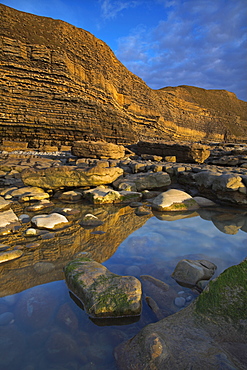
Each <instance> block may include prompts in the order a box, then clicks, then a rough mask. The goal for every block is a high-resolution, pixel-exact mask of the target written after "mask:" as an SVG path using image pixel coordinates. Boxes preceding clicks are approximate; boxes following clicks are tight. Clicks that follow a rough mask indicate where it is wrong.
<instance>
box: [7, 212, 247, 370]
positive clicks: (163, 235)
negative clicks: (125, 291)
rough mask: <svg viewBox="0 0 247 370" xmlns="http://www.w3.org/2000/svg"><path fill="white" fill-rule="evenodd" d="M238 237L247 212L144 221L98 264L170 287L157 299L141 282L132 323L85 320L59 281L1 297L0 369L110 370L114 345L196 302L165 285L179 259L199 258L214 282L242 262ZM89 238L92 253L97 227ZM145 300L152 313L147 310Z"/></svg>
mask: <svg viewBox="0 0 247 370" xmlns="http://www.w3.org/2000/svg"><path fill="white" fill-rule="evenodd" d="M181 217H183V218H181ZM176 218H178V219H176ZM111 227H114V225H113V226H111ZM126 227H127V225H126ZM246 231H247V213H246V212H245V211H242V210H236V211H235V212H230V211H229V209H228V210H227V209H218V210H217V211H209V210H207V211H206V210H203V211H201V213H200V215H198V214H191V215H188V214H187V215H186V214H184V215H182V216H181V215H180V216H179V217H177V216H174V214H173V215H171V214H156V216H153V217H151V218H149V219H148V220H147V221H146V222H145V224H144V225H143V226H142V227H140V228H139V229H138V230H136V231H134V232H133V233H131V234H130V235H129V236H128V237H127V238H126V239H125V240H124V241H123V242H122V243H121V244H120V245H119V246H118V248H117V250H116V251H115V253H114V254H113V255H112V256H111V257H110V258H109V259H107V260H106V261H104V262H103V264H104V265H105V266H106V267H107V268H108V269H109V270H111V271H112V272H114V273H117V274H121V275H134V276H136V277H137V278H140V276H142V275H151V276H153V277H155V278H157V279H160V280H162V281H164V282H166V283H167V284H169V285H170V290H169V294H166V295H165V293H164V295H163V294H161V293H162V292H161V291H160V290H159V289H158V288H157V289H156V288H155V287H154V286H153V285H152V284H150V282H148V281H143V310H142V315H141V316H140V317H139V318H137V319H134V320H129V319H128V320H115V321H111V320H104V321H103V320H100V319H98V320H91V319H90V318H89V317H88V315H87V314H86V313H85V311H84V310H83V308H82V306H81V305H80V303H79V302H78V301H76V299H75V297H73V296H72V295H71V294H70V292H69V290H68V288H67V286H66V283H65V282H64V280H59V281H53V282H50V283H47V284H42V285H36V286H33V287H32V288H30V289H26V290H23V291H20V292H19V293H17V294H12V295H7V296H5V297H3V296H2V297H1V298H0V368H1V369H4V370H44V369H46V370H57V369H64V370H65V369H66V370H70V369H71V370H87V369H97V370H98V369H99V370H101V369H102V370H103V369H107V370H111V369H116V364H115V360H114V356H113V351H114V348H115V347H116V346H117V345H118V344H120V343H121V342H122V341H125V340H127V339H129V338H131V337H133V336H134V335H135V334H136V333H138V332H139V331H140V329H141V328H143V327H144V326H145V325H147V324H149V323H151V322H155V321H157V320H158V319H160V318H162V317H166V316H168V315H170V314H173V313H175V312H177V311H178V310H180V309H183V307H184V306H187V305H188V304H190V302H191V301H192V300H194V299H195V298H196V297H197V296H198V294H199V293H198V292H197V291H196V290H194V289H190V288H187V287H183V286H180V285H179V284H178V283H176V281H174V280H173V279H172V278H171V276H170V275H171V273H172V271H173V270H174V268H175V266H176V264H177V262H178V261H179V260H181V259H183V258H189V259H207V260H209V261H211V262H213V263H215V264H216V265H217V270H216V273H215V275H214V277H216V276H218V275H219V274H220V273H221V272H222V271H223V270H225V269H226V268H227V267H229V266H231V265H234V264H237V263H239V262H240V261H242V260H243V259H244V258H245V257H246V256H247V234H246ZM92 232H93V233H94V234H92V235H93V238H92V239H91V241H90V243H91V244H92V246H91V247H92V248H93V243H94V237H95V238H97V240H98V242H99V241H100V238H103V237H104V233H103V232H97V228H96V229H94V230H92ZM95 232H96V233H95ZM51 243H52V242H51ZM109 243H110V240H109ZM39 258H42V257H39ZM39 261H40V260H39ZM61 269H62V267H61ZM27 279H28V272H27ZM0 283H1V278H0ZM5 284H6V281H5ZM20 290H21V289H20ZM177 297H183V298H184V300H183V301H184V305H183V306H182V307H181V306H180V305H176V304H175V300H176V298H177ZM150 299H151V300H154V301H155V303H156V305H157V307H158V309H159V310H158V312H157V310H156V311H155V310H154V311H153V310H152V304H151V305H150Z"/></svg>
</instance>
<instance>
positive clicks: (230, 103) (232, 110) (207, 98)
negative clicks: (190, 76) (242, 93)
mask: <svg viewBox="0 0 247 370" xmlns="http://www.w3.org/2000/svg"><path fill="white" fill-rule="evenodd" d="M0 24H1V29H0V59H1V73H0V76H1V77H0V83H1V86H2V90H1V94H0V107H1V112H2V113H3V114H2V115H1V117H0V136H1V139H5V140H14V141H25V142H27V143H28V147H29V148H40V149H41V148H46V147H50V148H52V147H54V146H58V147H59V149H61V148H62V147H63V146H67V145H70V146H71V145H72V143H73V142H74V141H77V140H88V139H93V140H99V139H100V140H102V139H104V140H106V141H107V142H112V143H129V144H130V143H135V142H137V141H138V140H140V139H151V138H156V139H160V138H162V139H167V140H169V139H171V138H172V139H174V140H193V141H196V140H201V139H203V140H204V139H205V140H210V139H211V140H231V139H236V140H239V141H241V140H244V139H245V138H246V137H247V126H246V122H247V103H246V102H244V101H241V100H239V99H237V97H236V96H235V95H234V94H233V93H230V92H228V91H224V90H205V89H200V88H196V87H191V86H179V87H174V88H173V87H167V88H164V89H160V90H152V89H150V88H149V87H148V86H147V85H146V84H145V83H144V81H142V80H141V79H140V78H138V77H137V76H135V75H134V74H132V73H131V72H130V71H128V70H127V68H125V67H124V66H123V65H122V64H121V63H120V62H119V61H118V60H117V58H116V57H115V55H114V54H113V52H112V51H111V50H110V48H109V47H108V46H107V45H106V44H105V43H104V42H103V41H101V40H99V39H97V38H96V37H94V36H93V35H92V34H90V33H89V32H87V31H85V30H82V29H79V28H76V27H74V26H72V25H70V24H68V23H65V22H62V21H60V20H53V19H51V18H45V17H39V16H36V15H32V14H28V13H24V12H20V11H17V10H15V9H12V8H9V7H7V6H5V5H3V4H0ZM23 24H25V27H23Z"/></svg>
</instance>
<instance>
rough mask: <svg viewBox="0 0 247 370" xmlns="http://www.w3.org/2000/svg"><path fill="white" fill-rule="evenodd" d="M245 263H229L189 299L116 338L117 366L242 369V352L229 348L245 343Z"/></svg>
mask: <svg viewBox="0 0 247 370" xmlns="http://www.w3.org/2000/svg"><path fill="white" fill-rule="evenodd" d="M246 266H247V262H246V261H243V262H242V263H241V264H239V265H237V266H233V267H230V268H229V269H227V270H226V271H225V272H223V273H222V274H221V275H220V276H219V277H218V278H217V279H216V280H214V281H212V282H211V283H210V284H209V286H208V288H207V289H206V290H205V291H204V292H203V293H202V294H201V295H200V296H199V298H198V299H197V300H196V301H195V302H194V304H192V305H190V306H189V307H188V308H186V309H184V310H182V311H180V312H178V313H176V314H175V315H171V316H169V317H167V318H165V319H163V320H161V321H159V322H157V323H155V324H151V325H148V326H147V327H145V328H144V329H142V330H141V332H140V333H139V334H137V335H136V336H135V337H134V338H132V339H131V340H130V341H128V342H125V343H124V344H120V346H119V347H117V349H116V351H115V358H116V360H117V363H118V366H119V368H120V369H126V370H127V369H133V368H139V369H144V368H145V369H152V368H156V369H165V368H166V369H176V368H177V369H179V368H187V367H191V366H193V367H195V368H200V369H205V370H206V369H208V368H210V369H219V368H227V369H228V368H234V369H235V368H237V369H244V368H245V365H246V354H245V353H240V352H238V351H235V348H237V347H238V345H240V347H241V344H244V343H245V345H246V343H247V341H246V338H247V336H246V334H247V325H246V305H245V302H246V298H247V296H246V294H247V293H246V284H247V274H246ZM236 289H237V291H238V292H239V293H240V295H239V296H238V293H237V292H236ZM237 296H238V298H237ZM216 297H217V299H216ZM235 305H236V306H235ZM233 306H234V308H233Z"/></svg>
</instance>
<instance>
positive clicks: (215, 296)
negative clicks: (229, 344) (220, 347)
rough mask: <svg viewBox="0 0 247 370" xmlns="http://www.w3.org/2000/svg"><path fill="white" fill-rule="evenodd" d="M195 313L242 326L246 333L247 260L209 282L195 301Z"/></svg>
mask: <svg viewBox="0 0 247 370" xmlns="http://www.w3.org/2000/svg"><path fill="white" fill-rule="evenodd" d="M196 312H197V313H199V314H201V315H203V316H207V317H208V316H210V318H211V319H213V320H218V319H217V317H221V318H222V319H224V320H226V321H227V322H232V323H234V324H237V325H239V326H242V325H244V321H245V327H246V331H247V260H246V259H245V260H244V261H243V262H241V263H240V264H239V265H236V266H232V267H229V268H228V269H226V270H225V271H224V272H223V273H222V274H221V275H220V276H219V277H218V278H216V279H214V280H212V281H210V283H209V285H208V286H207V288H206V289H205V290H204V292H203V293H202V294H201V295H200V296H199V298H198V299H197V301H196Z"/></svg>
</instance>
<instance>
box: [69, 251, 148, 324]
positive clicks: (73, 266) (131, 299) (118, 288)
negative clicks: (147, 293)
mask: <svg viewBox="0 0 247 370" xmlns="http://www.w3.org/2000/svg"><path fill="white" fill-rule="evenodd" d="M64 272H65V278H66V282H67V285H68V287H69V289H70V290H71V291H72V292H73V293H74V294H75V295H76V296H77V297H78V298H79V299H80V300H81V301H82V303H83V304H84V308H85V310H86V311H87V313H88V314H89V315H90V316H91V317H93V318H108V317H109V318H110V317H115V318H116V317H124V316H138V315H140V313H141V295H142V289H141V283H140V281H139V280H138V279H136V278H135V277H133V276H120V275H116V274H113V273H112V272H110V271H109V270H108V269H107V268H106V267H105V266H103V265H101V264H100V263H98V262H96V261H94V260H92V259H91V258H88V257H84V256H83V257H79V258H77V259H75V260H73V261H71V262H69V263H68V264H67V265H66V266H65V268H64Z"/></svg>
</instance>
